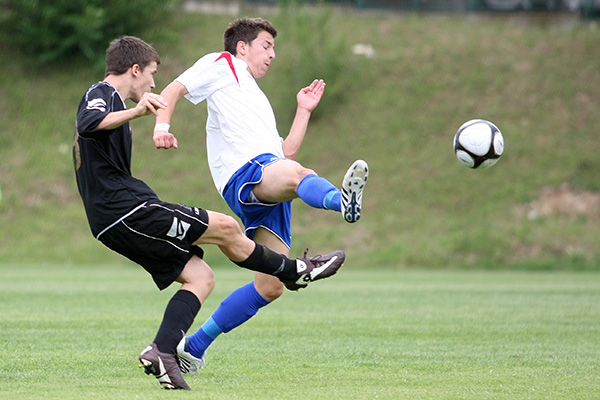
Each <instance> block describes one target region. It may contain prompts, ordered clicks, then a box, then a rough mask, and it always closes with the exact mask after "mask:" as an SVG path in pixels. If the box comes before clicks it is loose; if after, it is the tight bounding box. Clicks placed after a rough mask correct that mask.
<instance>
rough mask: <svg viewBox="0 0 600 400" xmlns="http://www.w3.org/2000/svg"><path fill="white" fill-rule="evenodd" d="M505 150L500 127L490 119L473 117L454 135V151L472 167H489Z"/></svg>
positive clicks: (459, 158)
mask: <svg viewBox="0 0 600 400" xmlns="http://www.w3.org/2000/svg"><path fill="white" fill-rule="evenodd" d="M503 151H504V138H503V137H502V133H501V132H500V129H498V127H497V126H496V125H494V124H493V123H491V122H490V121H486V120H484V119H472V120H470V121H467V122H465V123H464V124H462V125H461V127H460V128H458V131H457V132H456V135H454V152H455V153H456V157H457V158H458V160H459V161H460V162H462V163H463V164H465V165H466V166H468V167H470V168H487V167H491V166H492V165H494V164H496V163H497V162H498V159H499V158H500V156H501V155H502V152H503Z"/></svg>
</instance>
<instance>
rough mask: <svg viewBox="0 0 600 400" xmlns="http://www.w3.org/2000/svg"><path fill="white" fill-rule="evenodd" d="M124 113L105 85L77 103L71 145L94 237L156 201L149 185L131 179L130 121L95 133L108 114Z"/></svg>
mask: <svg viewBox="0 0 600 400" xmlns="http://www.w3.org/2000/svg"><path fill="white" fill-rule="evenodd" d="M125 109H126V105H125V102H124V101H123V99H122V98H121V96H120V94H119V92H117V90H116V89H115V88H114V86H112V85H111V84H110V83H108V82H99V83H97V84H95V85H93V86H92V87H90V88H89V89H88V91H87V92H86V94H85V95H84V96H83V98H82V99H81V102H80V103H79V110H78V112H77V125H76V128H75V141H74V146H73V159H74V162H75V175H76V177H77V186H78V188H79V193H80V195H81V198H82V199H83V204H84V206H85V212H86V214H87V218H88V222H89V224H90V228H91V230H92V233H93V234H94V236H96V237H98V235H99V234H100V233H101V232H102V231H103V230H104V229H105V228H107V227H108V226H110V225H111V224H113V223H114V222H115V221H117V220H118V219H119V218H121V217H122V216H124V215H126V214H127V213H128V212H130V211H131V210H132V209H133V208H135V207H136V206H138V205H140V204H142V203H143V202H145V201H147V200H152V199H157V195H156V193H155V192H154V191H153V190H152V189H151V188H150V187H149V186H148V185H146V184H145V183H144V182H142V181H141V180H139V179H136V178H134V177H133V176H131V147H132V136H131V128H130V127H129V123H128V122H127V123H124V124H123V125H121V126H119V127H118V128H115V129H110V130H96V127H97V126H98V124H99V123H100V122H101V121H102V120H103V119H104V118H105V117H106V115H107V114H108V113H111V112H113V111H121V110H125Z"/></svg>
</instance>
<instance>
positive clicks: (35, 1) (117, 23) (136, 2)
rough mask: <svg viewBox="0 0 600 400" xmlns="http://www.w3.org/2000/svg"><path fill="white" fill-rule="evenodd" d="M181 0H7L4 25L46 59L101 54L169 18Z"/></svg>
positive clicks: (28, 50)
mask: <svg viewBox="0 0 600 400" xmlns="http://www.w3.org/2000/svg"><path fill="white" fill-rule="evenodd" d="M179 3H180V0H125V1H123V0H5V1H4V2H0V9H1V10H2V13H1V17H0V24H1V25H2V27H1V28H0V29H1V30H2V31H3V33H4V34H3V36H4V37H5V38H6V40H7V41H8V42H9V43H10V44H11V45H13V46H15V47H17V48H18V49H19V50H20V51H21V52H23V53H25V54H29V55H32V56H33V57H34V59H35V60H37V61H39V62H40V63H48V62H53V61H56V60H58V59H60V58H63V57H77V58H84V59H87V60H90V61H95V60H98V58H100V57H102V55H103V54H104V50H105V49H106V46H107V45H108V43H109V42H110V40H112V39H114V38H115V37H117V36H121V35H131V34H139V33H140V32H142V31H144V30H147V29H150V28H152V27H157V26H159V24H163V23H164V22H165V20H166V18H168V16H170V14H171V13H172V11H173V10H174V9H175V7H176V6H177V5H178V4H179Z"/></svg>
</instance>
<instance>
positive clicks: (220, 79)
mask: <svg viewBox="0 0 600 400" xmlns="http://www.w3.org/2000/svg"><path fill="white" fill-rule="evenodd" d="M176 81H177V82H179V83H181V84H182V85H183V86H185V87H186V89H187V91H188V94H187V95H185V98H186V99H188V100H189V101H191V102H192V103H193V104H198V103H200V102H202V101H203V100H206V101H207V106H208V120H207V121H206V145H207V153H208V164H209V167H210V172H211V174H212V177H213V181H214V183H215V186H216V187H217V190H218V191H219V193H222V192H223V189H224V188H225V185H226V184H227V182H228V181H229V179H230V178H231V176H232V175H233V174H234V173H235V172H236V171H237V170H238V169H239V168H240V167H242V166H243V165H244V164H245V163H246V162H248V161H249V160H251V159H252V158H254V157H256V156H258V155H260V154H264V153H273V154H275V155H276V156H278V157H282V158H283V157H284V154H283V138H281V137H280V136H279V132H278V131H277V126H276V122H275V115H274V113H273V108H272V107H271V103H269V100H268V99H267V96H266V95H265V94H264V93H263V91H262V90H261V89H260V88H259V87H258V85H257V84H256V80H255V79H254V77H253V76H252V75H251V74H250V72H249V71H248V65H247V64H246V62H245V61H243V60H240V59H237V58H235V57H234V56H233V55H231V54H230V53H228V52H224V53H211V54H208V55H206V56H204V57H202V58H201V59H199V60H198V61H197V62H196V63H195V64H194V65H193V66H192V67H190V68H189V69H188V70H186V71H185V72H184V73H182V74H181V75H180V76H179V77H178V78H177V79H176Z"/></svg>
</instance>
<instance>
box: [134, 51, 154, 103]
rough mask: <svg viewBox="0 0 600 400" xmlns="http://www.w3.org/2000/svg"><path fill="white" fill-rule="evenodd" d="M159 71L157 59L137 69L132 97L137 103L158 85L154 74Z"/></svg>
mask: <svg viewBox="0 0 600 400" xmlns="http://www.w3.org/2000/svg"><path fill="white" fill-rule="evenodd" d="M156 71H158V65H157V64H156V61H152V62H151V63H150V64H148V65H146V68H144V69H140V70H138V71H137V79H136V83H135V87H134V90H133V96H132V97H131V99H132V100H133V101H135V102H136V103H137V102H139V101H140V100H141V99H142V96H143V95H144V93H146V92H151V91H152V89H154V88H155V87H156V85H155V84H154V75H155V74H156Z"/></svg>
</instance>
